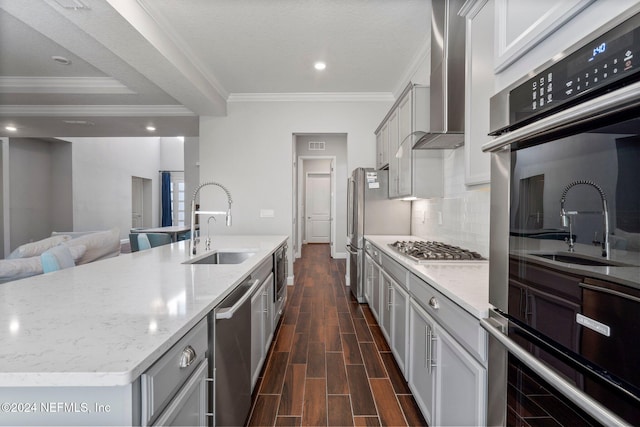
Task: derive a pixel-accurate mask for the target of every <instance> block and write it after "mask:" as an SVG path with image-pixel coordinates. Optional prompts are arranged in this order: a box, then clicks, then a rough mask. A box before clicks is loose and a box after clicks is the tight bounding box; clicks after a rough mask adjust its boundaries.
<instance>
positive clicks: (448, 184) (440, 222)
mask: <svg viewBox="0 0 640 427" xmlns="http://www.w3.org/2000/svg"><path fill="white" fill-rule="evenodd" d="M489 188H490V187H489V185H488V184H487V185H476V186H472V187H467V186H465V184H464V148H463V147H461V148H457V149H455V150H445V152H444V197H442V198H434V199H429V200H417V201H414V202H411V233H412V234H413V235H415V236H419V237H422V238H424V239H427V240H437V241H441V242H445V243H449V244H453V245H456V246H460V247H462V248H465V249H469V250H473V251H476V252H478V253H480V254H482V255H483V256H485V257H488V256H489V195H490V191H489Z"/></svg>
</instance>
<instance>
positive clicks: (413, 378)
mask: <svg viewBox="0 0 640 427" xmlns="http://www.w3.org/2000/svg"><path fill="white" fill-rule="evenodd" d="M432 335H433V322H432V320H431V318H430V317H429V315H428V314H427V313H426V312H425V311H424V310H423V309H422V307H420V306H418V305H417V303H416V302H415V301H413V299H412V300H411V301H410V303H409V351H408V369H407V370H408V373H409V375H408V377H409V379H408V382H409V388H410V389H411V392H412V393H413V397H414V398H415V399H416V402H417V404H418V406H419V407H420V410H421V411H422V415H423V416H424V419H425V421H426V422H427V424H428V425H433V423H432V421H433V410H434V407H435V383H436V381H435V378H436V371H435V369H433V368H432V366H431V355H432V354H433V351H432V340H431V337H432ZM456 402H457V401H456Z"/></svg>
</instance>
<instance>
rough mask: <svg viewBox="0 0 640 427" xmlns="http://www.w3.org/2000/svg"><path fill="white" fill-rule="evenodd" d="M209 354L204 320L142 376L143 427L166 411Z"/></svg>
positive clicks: (205, 321)
mask: <svg viewBox="0 0 640 427" xmlns="http://www.w3.org/2000/svg"><path fill="white" fill-rule="evenodd" d="M206 352H207V319H203V320H201V321H200V322H199V323H198V324H197V325H196V326H194V327H193V328H192V329H191V330H190V331H189V332H187V334H186V335H185V336H184V337H182V338H181V339H180V341H178V342H177V343H176V344H174V345H173V347H171V348H170V349H169V350H168V351H167V352H166V353H165V354H164V355H163V356H162V357H160V359H158V360H157V361H156V363H154V364H153V365H152V366H151V367H150V368H149V369H147V371H146V372H145V373H144V374H142V376H141V387H142V417H141V418H142V424H143V425H147V424H149V422H151V421H153V420H154V418H156V417H157V416H158V414H160V413H161V412H162V411H163V409H164V408H165V407H166V406H167V404H168V403H169V401H170V400H171V399H172V398H173V397H174V396H175V394H176V393H177V392H178V390H180V388H181V387H182V386H183V385H184V384H185V382H186V381H187V379H188V378H189V376H190V375H191V374H192V373H193V372H195V371H196V369H197V367H198V366H199V365H200V363H201V362H202V361H203V360H205V358H206ZM181 366H182V367H181Z"/></svg>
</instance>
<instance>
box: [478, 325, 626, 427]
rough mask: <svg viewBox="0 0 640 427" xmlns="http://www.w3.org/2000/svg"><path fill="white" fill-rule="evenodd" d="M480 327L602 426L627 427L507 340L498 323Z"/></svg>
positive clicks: (623, 422)
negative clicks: (623, 426)
mask: <svg viewBox="0 0 640 427" xmlns="http://www.w3.org/2000/svg"><path fill="white" fill-rule="evenodd" d="M480 325H481V326H482V327H483V328H484V329H485V330H486V331H487V332H489V334H490V335H491V336H492V337H493V338H495V339H496V340H498V342H499V343H500V344H502V345H503V346H504V347H505V348H506V349H507V351H508V352H509V353H511V354H513V355H514V356H516V357H517V358H518V359H520V361H522V362H523V363H524V364H525V365H527V366H528V367H529V368H531V369H532V370H533V371H534V372H535V373H536V374H538V375H540V377H542V378H543V379H544V380H545V381H547V382H548V383H549V384H552V385H553V386H554V387H555V388H557V389H558V391H559V392H560V393H562V394H563V395H564V396H566V397H567V399H569V400H571V401H572V402H573V403H575V404H576V405H577V406H579V407H580V408H582V409H583V410H584V411H585V412H587V413H588V414H589V415H591V416H592V417H593V418H595V419H596V420H598V421H599V422H601V423H602V424H603V425H629V423H628V422H626V421H625V420H623V419H622V418H620V417H618V416H617V415H616V414H614V413H612V412H611V411H609V410H608V409H607V408H605V407H604V406H602V404H600V403H599V402H597V401H595V400H594V399H593V398H591V397H590V396H588V395H587V394H585V393H583V392H582V391H580V390H579V389H577V388H576V387H575V386H573V385H571V384H570V383H569V382H567V381H566V380H565V379H564V378H562V377H561V376H559V375H558V374H556V373H555V372H554V371H552V370H551V369H549V368H547V367H546V366H545V365H544V364H543V363H542V362H540V361H539V360H538V359H536V358H535V357H533V356H532V355H531V354H530V353H529V352H527V351H526V350H524V349H523V348H522V347H520V346H519V345H518V344H516V343H515V342H513V341H512V340H511V339H509V337H508V336H507V335H505V334H504V332H503V330H502V325H501V324H500V323H499V322H497V321H496V320H494V319H491V318H489V319H481V320H480Z"/></svg>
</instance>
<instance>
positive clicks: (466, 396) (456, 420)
mask: <svg viewBox="0 0 640 427" xmlns="http://www.w3.org/2000/svg"><path fill="white" fill-rule="evenodd" d="M435 339H436V342H435V343H434V349H435V352H434V361H433V362H434V364H435V365H436V366H435V369H436V371H437V375H436V392H435V396H436V406H435V407H436V409H435V411H434V412H435V414H434V415H435V419H434V423H433V424H434V425H447V426H472V425H473V426H481V425H486V409H485V408H486V404H487V402H486V395H487V371H486V369H485V368H484V367H483V366H482V365H481V364H480V363H478V362H477V361H476V360H475V359H474V358H473V357H472V356H471V355H470V354H469V353H468V352H467V351H466V350H465V349H464V348H462V347H461V346H460V345H459V344H458V343H457V342H456V341H455V340H454V339H453V338H452V337H451V336H450V335H449V334H448V333H447V332H445V331H444V330H443V329H442V328H441V327H439V326H438V325H436V338H435Z"/></svg>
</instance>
